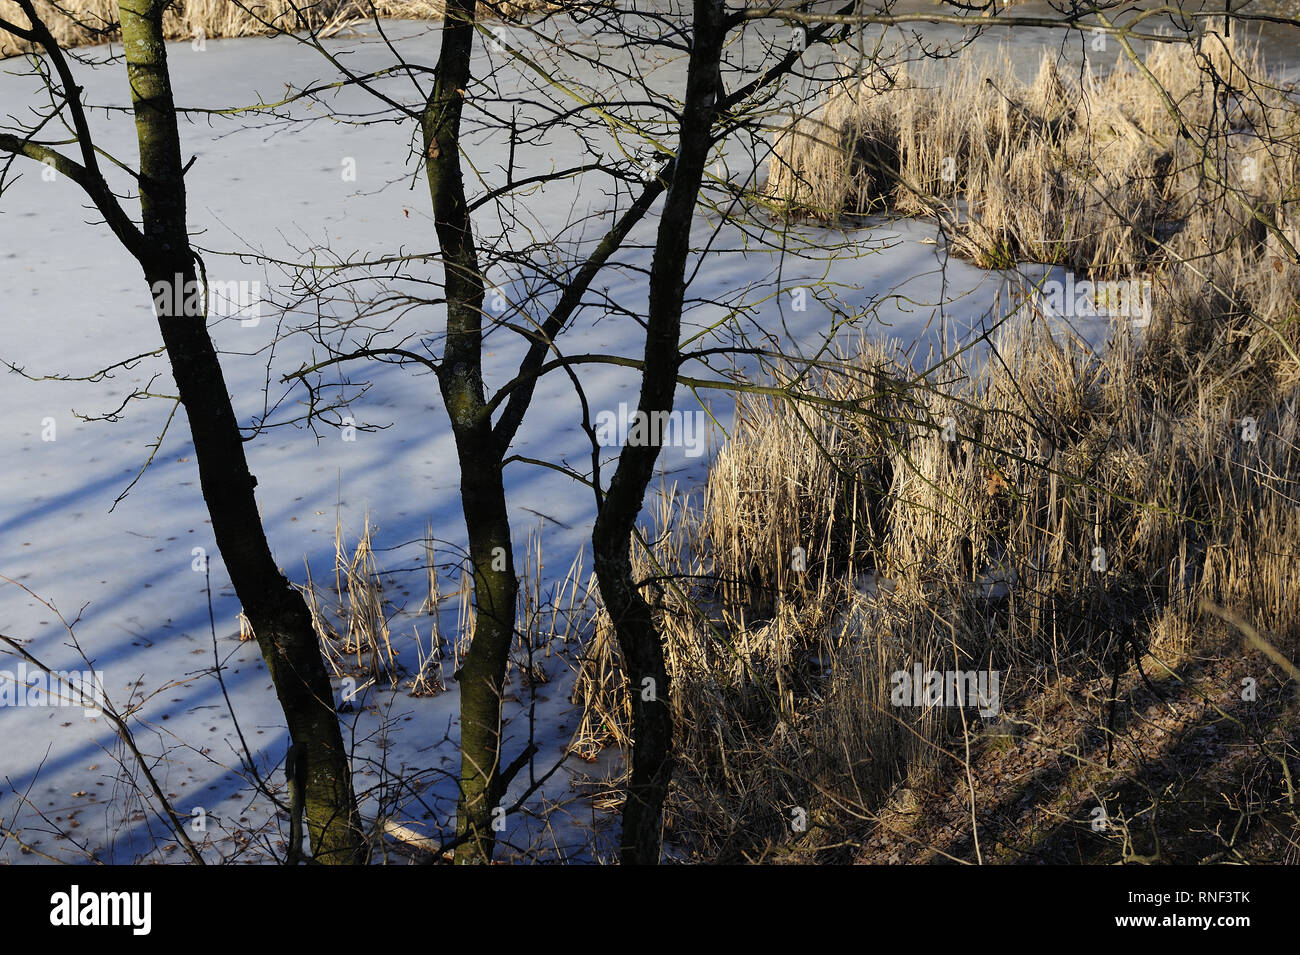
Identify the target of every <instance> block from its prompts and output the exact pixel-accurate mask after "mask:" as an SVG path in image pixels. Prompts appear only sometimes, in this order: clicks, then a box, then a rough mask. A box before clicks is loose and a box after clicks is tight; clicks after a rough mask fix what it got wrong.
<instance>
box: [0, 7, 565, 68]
mask: <svg viewBox="0 0 1300 955" xmlns="http://www.w3.org/2000/svg"><path fill="white" fill-rule="evenodd" d="M547 6H548V4H547V3H546V2H545V0H500V2H497V0H488V2H484V3H481V4H480V7H479V10H480V15H481V16H484V17H487V18H514V17H518V16H521V15H522V14H524V13H527V12H530V11H534V10H540V9H545V8H546V7H547ZM36 8H37V12H38V13H39V14H40V16H41V18H42V19H43V20H44V21H45V23H46V25H47V26H49V27H50V32H51V33H53V34H54V38H55V39H56V40H58V42H59V43H60V44H61V45H62V46H65V47H76V46H85V45H88V44H98V43H106V42H108V41H110V40H116V39H118V38H119V28H118V14H117V0H70V2H62V0H61V2H59V3H57V4H55V3H51V2H50V0H36ZM445 9H446V5H445V3H444V2H443V0H373V2H371V0H308V2H305V3H296V2H291V0H247V2H240V3H235V2H232V0H177V2H176V3H175V4H173V5H172V6H171V7H170V8H169V9H168V10H167V13H166V15H165V18H164V22H163V26H164V30H165V32H166V36H167V37H168V38H169V39H173V40H181V39H190V38H194V37H200V36H202V37H211V38H217V37H237V36H261V35H267V34H271V33H275V32H278V31H280V30H287V31H298V30H309V29H313V30H321V31H324V32H329V31H330V30H331V29H333V28H336V27H338V26H340V25H342V24H344V23H347V22H349V21H354V20H369V19H371V18H373V17H375V16H379V17H383V18H388V19H407V20H440V19H442V15H443V11H444V10H445ZM0 17H3V18H4V19H6V20H9V21H11V22H13V23H15V24H17V25H18V26H20V27H24V28H26V27H28V26H29V24H28V22H27V18H26V16H24V14H23V13H22V11H21V10H20V9H19V7H18V5H17V4H16V3H14V2H13V0H0ZM26 48H27V47H26V44H24V43H23V42H22V41H20V40H19V39H18V38H16V37H14V36H12V35H11V34H8V33H6V32H4V31H0V57H6V56H14V55H15V54H18V53H22V52H25V51H26Z"/></svg>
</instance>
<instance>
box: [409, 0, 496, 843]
mask: <svg viewBox="0 0 1300 955" xmlns="http://www.w3.org/2000/svg"><path fill="white" fill-rule="evenodd" d="M474 8H475V0H452V2H450V3H449V4H448V5H447V12H446V18H445V21H444V24H443V30H442V55H441V58H440V59H439V61H438V75H437V80H436V83H435V85H434V90H433V94H432V95H431V96H430V98H429V101H428V102H427V103H426V104H425V108H424V114H423V117H422V127H423V140H424V159H425V171H426V174H427V176H428V179H429V195H430V198H431V199H432V201H433V216H434V228H435V229H436V230H437V233H438V242H439V245H440V247H441V250H442V262H443V272H444V276H445V279H444V281H445V286H446V298H447V344H446V348H445V350H444V353H443V360H442V363H441V365H440V366H439V372H438V384H439V387H440V388H441V391H442V396H443V401H444V403H445V404H446V406H447V417H448V418H449V419H450V421H451V427H452V433H453V434H454V435H455V438H456V453H457V457H458V459H459V463H460V489H461V507H462V509H463V510H464V514H465V530H466V532H467V534H468V536H469V553H470V561H471V563H472V564H473V570H474V607H475V611H476V617H475V624H474V636H473V639H472V640H471V641H470V648H469V653H468V654H466V657H465V662H464V665H463V666H462V667H461V669H460V671H459V675H458V679H459V681H460V759H461V780H460V786H461V791H460V799H459V802H458V803H457V807H456V835H457V837H460V838H463V840H464V841H462V842H461V843H460V844H459V845H458V846H457V847H456V862H457V863H458V864H465V863H486V862H490V861H491V859H492V850H493V847H494V845H495V839H496V832H495V830H494V829H493V827H492V823H493V821H494V819H493V809H494V808H495V807H496V804H497V801H498V800H499V799H500V798H501V797H502V796H503V795H504V794H503V793H501V792H500V791H499V790H500V778H501V693H502V687H503V686H504V684H505V674H506V661H507V658H508V655H509V653H510V644H511V642H512V641H513V639H514V629H515V600H516V597H517V593H518V588H519V584H518V581H517V580H516V579H515V568H514V553H513V548H512V546H511V541H510V518H509V513H508V511H507V508H506V493H505V484H504V480H503V475H502V464H501V462H502V457H503V455H502V451H501V449H500V447H499V442H498V441H497V440H496V439H495V438H494V436H493V433H492V415H491V412H490V410H489V409H488V407H487V402H486V400H485V398H484V394H483V277H482V275H481V274H480V271H479V262H478V251H477V249H476V248H475V246H474V233H473V227H472V223H471V221H470V217H469V209H468V207H467V205H466V202H465V183H464V177H463V174H462V171H461V162H460V120H461V110H462V107H463V104H464V96H465V88H466V86H467V85H468V83H469V70H470V56H471V53H472V50H473V41H474Z"/></svg>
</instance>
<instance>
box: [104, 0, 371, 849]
mask: <svg viewBox="0 0 1300 955" xmlns="http://www.w3.org/2000/svg"><path fill="white" fill-rule="evenodd" d="M166 5H167V4H166V2H164V0H121V3H120V5H119V6H120V10H121V18H122V40H123V47H124V50H125V54H126V59H127V72H128V76H129V78H130V82H131V98H132V104H133V106H134V110H135V120H136V132H137V136H138V139H139V145H140V173H141V177H140V204H141V208H142V212H143V226H144V235H145V238H146V240H147V241H146V243H145V247H144V248H145V251H144V255H143V256H142V261H141V264H142V266H143V268H144V272H145V277H146V279H147V280H148V282H149V284H150V287H151V289H153V290H154V291H155V301H156V302H159V303H160V304H161V307H160V308H159V310H158V311H159V318H158V324H159V327H160V329H161V330H162V337H163V342H164V344H165V346H166V348H167V355H168V358H169V359H170V361H171V366H172V373H173V375H174V376H175V379H176V385H177V388H178V389H179V394H180V399H181V403H182V404H183V405H184V406H185V412H186V415H187V416H188V418H189V425H190V433H191V435H192V436H193V439H194V453H195V457H196V458H197V460H198V466H199V479H200V483H201V485H202V488H203V498H204V500H205V501H206V502H207V506H208V513H209V514H210V515H211V517H212V529H213V533H214V534H215V536H216V541H217V546H218V548H220V551H221V555H222V558H223V559H224V561H225V564H226V568H227V570H229V572H230V579H231V582H232V583H233V584H234V587H235V593H236V595H237V596H238V597H239V600H240V602H241V603H242V604H243V607H244V612H245V614H246V615H247V616H248V619H249V622H250V623H251V624H252V627H253V630H254V632H255V634H256V636H257V641H258V645H259V647H260V648H261V651H262V656H263V657H264V658H265V660H266V665H267V669H268V671H269V672H270V675H271V679H272V681H273V682H274V684H275V690H276V694H277V696H278V697H279V700H280V704H281V706H282V707H283V708H284V714H285V718H286V720H287V722H288V726H289V734H290V736H291V737H292V739H293V742H294V743H297V744H301V746H302V750H301V752H302V754H303V758H304V759H305V760H306V764H307V765H306V787H305V788H306V793H305V802H306V816H307V826H308V831H309V833H310V835H311V848H312V855H313V858H314V859H315V861H317V862H321V863H330V864H346V863H361V862H364V861H365V860H366V856H367V849H366V843H365V838H364V833H363V832H362V830H361V824H360V818H359V816H358V812H357V804H356V798H355V796H354V794H353V790H352V776H351V771H350V768H349V764H348V758H347V751H346V750H345V749H344V746H343V737H342V734H341V733H340V731H339V724H338V717H337V716H336V714H335V711H334V697H333V691H332V689H331V687H330V683H329V677H328V675H327V674H326V671H325V665H324V662H323V661H322V659H321V654H320V645H319V641H318V639H317V636H316V633H315V630H314V629H313V627H312V622H311V615H310V614H309V612H308V610H307V606H306V604H305V603H304V601H303V598H302V595H301V594H299V593H298V592H297V591H295V590H294V589H293V588H292V587H291V586H290V585H289V582H288V580H286V579H285V577H284V575H283V574H282V573H281V572H280V570H279V568H278V567H277V566H276V563H275V559H274V557H273V556H272V554H271V549H270V546H269V544H268V543H267V540H266V533H265V531H264V529H263V527H262V521H261V517H260V516H259V514H258V511H257V500H256V497H255V496H254V492H253V489H254V487H255V486H256V484H257V480H256V478H254V477H253V475H252V474H251V473H250V472H249V469H248V462H247V459H246V458H245V456H244V443H243V439H242V436H241V435H240V432H239V423H238V421H237V419H236V417H235V412H234V408H233V407H232V406H231V403H230V396H229V392H228V391H227V389H226V383H225V378H224V376H223V375H222V371H221V364H220V361H219V359H218V357H217V353H216V349H215V348H214V347H213V344H212V339H211V338H210V336H209V335H208V330H207V326H206V311H207V310H206V305H205V303H204V302H203V301H202V299H203V296H196V295H191V294H190V293H191V292H192V290H194V289H195V288H197V286H196V284H195V283H196V280H197V276H196V274H195V259H194V255H193V252H192V250H191V248H190V244H189V233H188V230H187V227H186V221H185V182H184V171H183V166H182V162H181V148H180V135H179V132H178V130H177V123H176V110H175V105H174V102H173V98H172V90H171V81H170V76H169V74H168V69H167V54H166V47H165V45H164V43H163V32H162V15H163V10H164V8H165V7H166ZM158 293H161V295H159V294H158ZM178 303H180V304H183V305H185V306H186V307H182V308H181V309H179V314H177V311H178V310H177V309H175V308H174V306H175V305H176V304H178Z"/></svg>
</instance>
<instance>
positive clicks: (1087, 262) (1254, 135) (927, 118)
mask: <svg viewBox="0 0 1300 955" xmlns="http://www.w3.org/2000/svg"><path fill="white" fill-rule="evenodd" d="M1008 60H1009V58H1001V59H1000V61H997V62H994V63H992V64H990V63H988V62H986V61H985V60H983V59H979V58H977V57H976V55H975V54H974V53H972V52H968V53H966V54H963V57H961V58H959V59H958V60H957V61H956V62H955V63H954V64H946V65H945V66H944V67H943V68H942V71H940V69H939V68H937V67H933V66H925V67H923V68H921V69H920V70H919V71H917V72H916V73H915V75H913V74H910V73H908V72H907V71H902V70H899V71H895V73H893V74H891V76H890V78H888V79H886V78H885V77H884V76H883V75H878V74H875V73H872V74H868V75H866V76H858V75H852V76H848V75H846V76H845V77H844V78H843V80H842V82H840V83H839V84H838V85H837V86H836V87H835V88H834V89H833V90H832V91H831V92H830V93H829V94H828V95H827V96H826V97H825V99H824V101H823V102H822V104H821V105H820V106H818V107H817V108H815V109H814V110H813V111H812V112H811V113H810V114H809V115H807V116H803V117H799V118H797V119H795V120H794V121H793V122H792V123H790V124H789V125H788V126H786V127H785V128H783V129H781V130H779V131H778V132H777V134H776V137H775V142H774V149H773V153H772V156H771V158H770V160H769V163H768V179H767V185H766V194H767V196H768V197H769V198H770V199H771V200H773V201H774V202H775V203H776V204H777V205H778V207H780V208H783V209H785V210H786V211H787V212H788V213H792V214H800V215H806V216H811V217H814V218H821V219H827V220H833V219H836V218H839V217H841V216H844V215H854V214H861V213H866V212H875V211H880V210H883V209H885V208H888V209H891V210H893V211H895V212H898V213H900V214H904V215H924V216H934V217H938V218H939V219H940V220H941V221H943V222H944V223H945V224H946V226H947V231H948V232H949V235H950V237H951V239H952V240H953V243H954V249H955V251H957V252H958V254H961V255H963V256H965V257H968V258H971V259H973V260H974V261H975V262H976V263H977V264H980V265H983V266H989V267H1002V268H1005V267H1008V266H1009V265H1011V264H1012V263H1013V262H1016V261H1037V262H1050V263H1055V264H1061V265H1066V266H1069V267H1071V268H1074V269H1076V270H1080V271H1089V272H1106V273H1111V274H1115V273H1123V272H1132V271H1134V270H1137V269H1141V268H1144V267H1146V266H1147V265H1149V264H1151V263H1153V262H1160V261H1177V260H1180V259H1183V258H1186V257H1187V255H1188V254H1200V252H1201V251H1203V250H1201V249H1198V248H1195V246H1196V244H1197V243H1199V242H1202V241H1203V240H1205V239H1206V238H1207V237H1211V238H1218V239H1219V240H1221V241H1233V242H1242V243H1252V242H1254V243H1260V242H1263V243H1267V244H1270V245H1271V246H1272V247H1273V248H1274V251H1277V250H1279V249H1281V250H1283V251H1290V250H1287V249H1286V243H1285V242H1280V241H1279V237H1278V236H1276V235H1270V234H1269V233H1268V232H1267V230H1265V229H1264V228H1263V223H1264V222H1268V223H1270V224H1272V225H1274V226H1276V227H1277V230H1278V231H1279V232H1280V233H1281V235H1282V236H1283V237H1285V239H1286V240H1287V241H1289V242H1290V243H1291V244H1292V245H1294V244H1295V243H1296V242H1297V239H1300V232H1298V231H1297V222H1296V219H1295V215H1294V211H1293V204H1294V200H1295V198H1296V196H1295V183H1296V181H1297V171H1300V162H1298V161H1297V157H1298V156H1300V124H1298V123H1297V115H1296V110H1295V107H1294V103H1293V102H1292V101H1291V100H1290V98H1289V97H1288V96H1287V95H1286V93H1285V92H1284V91H1283V90H1281V89H1278V88H1274V87H1270V86H1269V85H1268V82H1269V76H1268V74H1267V73H1266V71H1265V70H1264V67H1263V65H1262V64H1261V62H1260V59H1259V56H1258V54H1257V52H1256V51H1255V50H1254V49H1253V48H1251V47H1250V46H1248V45H1246V44H1244V43H1241V42H1238V41H1236V40H1235V39H1234V40H1226V39H1225V38H1223V37H1222V36H1220V35H1219V34H1216V33H1213V32H1210V33H1207V35H1206V36H1205V37H1204V38H1203V40H1202V42H1201V43H1200V45H1199V46H1198V47H1191V46H1189V45H1186V44H1182V45H1180V44H1168V45H1156V46H1155V47H1154V48H1153V49H1152V50H1151V52H1150V53H1149V54H1148V55H1147V57H1146V59H1145V61H1144V66H1145V68H1146V70H1148V71H1149V72H1150V74H1151V78H1153V79H1154V80H1155V81H1156V82H1157V83H1158V84H1159V87H1160V89H1157V88H1156V86H1154V85H1153V84H1152V83H1151V81H1150V79H1149V78H1148V77H1147V76H1146V75H1145V74H1144V73H1142V72H1141V71H1139V70H1138V69H1137V68H1136V67H1133V66H1131V65H1128V61H1127V60H1123V59H1122V60H1121V61H1120V65H1119V67H1118V68H1117V69H1115V70H1113V71H1111V72H1108V73H1106V74H1104V75H1103V74H1100V73H1097V72H1092V71H1089V72H1086V73H1085V74H1084V75H1083V77H1082V80H1081V81H1079V80H1078V78H1077V77H1065V76H1063V75H1062V74H1061V72H1060V71H1059V70H1058V69H1057V67H1056V65H1055V62H1054V61H1053V60H1052V59H1051V57H1050V56H1048V55H1045V56H1044V58H1043V61H1042V65H1041V68H1040V70H1039V72H1038V75H1037V77H1036V79H1035V80H1034V81H1033V82H1032V83H1028V84H1026V83H1024V82H1022V81H1020V80H1019V79H1017V77H1016V75H1015V74H1014V72H1013V70H1012V68H1011V66H1010V65H1009V63H1008ZM1229 89H1231V92H1229V91H1228V90H1229ZM1161 91H1163V92H1164V93H1167V94H1168V97H1169V102H1172V103H1173V104H1175V105H1176V107H1177V110H1178V113H1179V114H1180V115H1179V117H1177V118H1175V117H1174V116H1173V115H1171V113H1170V111H1169V109H1168V104H1167V102H1166V100H1165V98H1164V96H1163V94H1162V92H1161ZM1184 130H1190V131H1191V132H1192V135H1191V136H1190V137H1189V136H1185V135H1182V132H1183V131H1184ZM1207 169H1212V170H1215V171H1216V175H1215V176H1214V177H1213V179H1212V182H1210V183H1207V181H1206V175H1205V173H1206V170H1207ZM1211 186H1213V187H1214V188H1210V187H1211Z"/></svg>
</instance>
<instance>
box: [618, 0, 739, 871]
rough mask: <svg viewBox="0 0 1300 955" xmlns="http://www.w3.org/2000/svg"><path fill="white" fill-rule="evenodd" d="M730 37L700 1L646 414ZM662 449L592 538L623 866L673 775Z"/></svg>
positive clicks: (674, 324)
mask: <svg viewBox="0 0 1300 955" xmlns="http://www.w3.org/2000/svg"><path fill="white" fill-rule="evenodd" d="M725 35H726V28H725V25H724V21H723V4H722V2H721V0H695V29H694V40H693V43H692V46H691V56H690V63H689V66H688V74H687V81H686V103H685V106H684V109H683V112H682V126H681V129H682V131H681V140H680V143H679V146H678V151H677V159H676V160H675V161H674V163H673V164H672V167H671V169H670V170H669V172H668V174H669V175H670V176H671V180H672V185H671V187H670V188H669V190H668V196H667V198H666V199H665V200H664V209H663V215H662V216H661V218H660V220H659V230H658V234H657V236H656V241H655V253H654V260H653V262H652V264H651V269H650V314H649V321H648V323H647V330H646V345H645V364H644V369H643V372H642V378H641V396H640V402H639V404H638V408H639V410H640V411H642V412H645V413H646V414H647V415H649V416H651V420H652V419H653V416H654V415H655V414H656V413H659V412H670V411H671V410H672V407H673V399H674V394H675V391H676V388H677V368H678V363H679V345H678V341H679V338H680V334H681V319H682V300H683V297H684V295H685V274H686V259H687V256H688V254H689V253H690V232H691V221H692V219H693V217H694V214H695V204H696V201H697V199H698V197H699V191H700V181H701V179H702V176H703V171H704V165H705V163H706V162H707V160H708V154H709V149H710V147H711V146H712V139H711V134H712V130H713V120H714V116H715V114H716V109H717V104H718V102H719V100H720V99H721V97H722V92H723V91H722V78H721V75H720V72H719V63H720V60H721V56H722V41H723V38H724V36H725ZM658 456H659V448H658V447H655V446H651V445H644V446H639V447H627V448H624V449H623V451H622V453H621V454H620V455H619V459H618V467H617V469H616V470H615V472H614V477H613V478H612V480H611V481H610V486H609V491H608V493H607V494H606V495H605V498H604V501H603V502H602V505H601V508H600V512H599V513H598V514H597V517H596V526H595V528H594V530H593V532H592V549H593V552H594V559H595V564H596V576H597V578H598V579H599V581H600V593H601V597H602V599H603V600H604V602H605V607H606V609H607V610H608V611H609V615H610V619H611V620H612V621H613V624H614V630H615V632H616V633H617V634H618V642H619V647H620V648H621V649H622V651H623V660H624V664H625V665H626V666H627V672H628V676H629V678H630V680H631V684H632V686H631V692H632V768H631V774H630V776H629V779H628V789H627V800H626V802H625V803H624V805H623V835H622V845H621V852H622V860H623V863H624V864H657V863H658V861H659V855H660V851H661V846H662V841H663V834H662V829H663V805H664V799H665V798H666V796H667V794H668V785H669V783H670V782H671V781H672V773H673V756H672V746H673V718H672V712H671V710H670V709H669V690H670V688H669V685H668V670H667V667H666V665H665V663H664V651H663V644H662V642H661V640H660V637H659V632H658V630H657V629H656V627H655V622H654V616H653V613H652V611H651V608H650V606H649V605H648V604H647V603H646V601H645V599H644V598H643V597H642V596H641V594H640V592H639V591H638V589H637V587H636V583H635V581H634V580H633V578H632V562H631V554H630V546H631V534H632V530H633V528H634V526H635V525H636V519H637V517H638V516H639V515H640V513H641V507H642V505H643V503H644V501H645V492H646V487H647V486H648V485H649V483H650V478H651V477H652V475H653V473H654V465H655V461H656V459H657V458H658Z"/></svg>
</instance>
